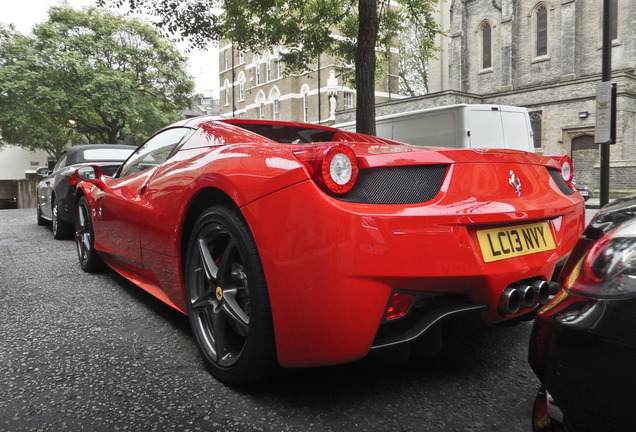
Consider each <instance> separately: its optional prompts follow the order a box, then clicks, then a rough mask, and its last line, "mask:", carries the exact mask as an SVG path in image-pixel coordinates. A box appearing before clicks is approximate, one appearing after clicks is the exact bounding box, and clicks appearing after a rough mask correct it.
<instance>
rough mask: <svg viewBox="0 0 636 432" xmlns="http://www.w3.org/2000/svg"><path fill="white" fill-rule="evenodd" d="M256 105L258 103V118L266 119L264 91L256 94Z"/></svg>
mask: <svg viewBox="0 0 636 432" xmlns="http://www.w3.org/2000/svg"><path fill="white" fill-rule="evenodd" d="M256 105H258V118H259V119H260V120H263V119H265V93H263V92H262V91H260V92H258V95H256Z"/></svg>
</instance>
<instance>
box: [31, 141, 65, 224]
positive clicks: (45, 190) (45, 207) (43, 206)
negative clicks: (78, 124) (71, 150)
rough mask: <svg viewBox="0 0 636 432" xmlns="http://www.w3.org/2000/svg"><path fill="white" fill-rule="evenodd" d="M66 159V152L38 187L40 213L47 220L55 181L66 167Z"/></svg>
mask: <svg viewBox="0 0 636 432" xmlns="http://www.w3.org/2000/svg"><path fill="white" fill-rule="evenodd" d="M66 158H67V152H64V153H62V155H61V156H60V157H59V159H58V160H57V162H56V163H55V167H53V171H52V172H51V173H50V174H49V175H48V177H46V178H45V179H43V180H42V181H41V182H40V184H39V185H38V201H39V203H40V211H41V212H42V215H43V216H45V217H46V218H47V219H51V217H52V216H53V215H52V211H51V195H52V194H53V187H54V186H55V181H56V179H57V177H58V176H59V174H60V172H61V171H62V169H63V168H64V167H66Z"/></svg>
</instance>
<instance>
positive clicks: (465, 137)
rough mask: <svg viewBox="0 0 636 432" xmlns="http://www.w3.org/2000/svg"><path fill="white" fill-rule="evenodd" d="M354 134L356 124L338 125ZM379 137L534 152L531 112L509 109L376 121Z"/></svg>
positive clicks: (441, 111) (464, 109)
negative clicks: (529, 113)
mask: <svg viewBox="0 0 636 432" xmlns="http://www.w3.org/2000/svg"><path fill="white" fill-rule="evenodd" d="M335 127H337V128H339V129H343V130H346V131H352V132H355V129H356V124H355V122H348V123H342V124H339V125H335ZM376 128H377V135H378V136H379V137H381V138H387V139H392V140H395V141H400V142H403V143H407V144H414V145H422V146H436V147H454V148H505V149H515V150H523V151H527V152H534V142H533V139H532V128H531V126H530V117H529V115H528V110H527V109H525V108H522V107H516V106H508V105H479V104H475V105H473V104H460V105H448V106H442V107H436V108H429V109H422V110H417V111H409V112H404V113H397V114H389V115H385V116H380V117H377V118H376Z"/></svg>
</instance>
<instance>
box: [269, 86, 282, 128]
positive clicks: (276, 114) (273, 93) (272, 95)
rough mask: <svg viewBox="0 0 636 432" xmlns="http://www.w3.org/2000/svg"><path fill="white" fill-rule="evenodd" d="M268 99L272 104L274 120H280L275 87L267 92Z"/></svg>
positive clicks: (278, 93) (278, 100)
mask: <svg viewBox="0 0 636 432" xmlns="http://www.w3.org/2000/svg"><path fill="white" fill-rule="evenodd" d="M269 98H270V99H271V100H272V101H273V103H274V120H280V92H279V91H278V88H277V87H274V88H273V89H272V91H271V92H269Z"/></svg>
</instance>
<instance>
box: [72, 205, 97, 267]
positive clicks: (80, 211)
mask: <svg viewBox="0 0 636 432" xmlns="http://www.w3.org/2000/svg"><path fill="white" fill-rule="evenodd" d="M75 245H76V247H77V258H78V259H79V264H80V267H81V268H82V270H84V271H85V272H88V273H95V272H98V271H100V270H102V269H103V268H104V262H103V261H102V259H101V258H100V257H99V255H98V254H97V251H96V250H95V233H94V231H93V220H92V219H91V212H90V207H89V206H88V201H87V200H86V198H85V197H81V198H80V199H79V201H78V203H77V207H75Z"/></svg>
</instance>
